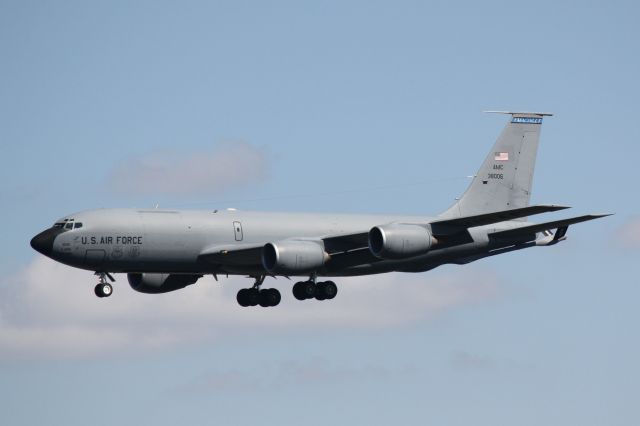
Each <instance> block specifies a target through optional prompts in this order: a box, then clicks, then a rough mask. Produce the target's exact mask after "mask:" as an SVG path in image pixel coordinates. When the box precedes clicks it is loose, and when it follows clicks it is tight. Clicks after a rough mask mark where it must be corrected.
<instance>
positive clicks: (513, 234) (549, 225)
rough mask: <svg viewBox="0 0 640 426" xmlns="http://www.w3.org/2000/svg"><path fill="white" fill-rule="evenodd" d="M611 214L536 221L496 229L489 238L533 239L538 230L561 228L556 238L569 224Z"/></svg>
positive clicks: (564, 231) (565, 230) (563, 232)
mask: <svg viewBox="0 0 640 426" xmlns="http://www.w3.org/2000/svg"><path fill="white" fill-rule="evenodd" d="M606 216H611V214H589V215H584V216H578V217H572V218H569V219H562V220H554V221H552V222H545V223H538V224H535V225H529V226H523V227H520V228H515V229H508V230H506V231H498V232H493V233H491V234H489V238H492V239H498V238H499V239H516V238H519V237H526V236H532V237H533V238H532V239H535V234H537V233H538V232H542V231H546V230H549V229H556V228H558V229H562V232H561V234H562V235H560V234H558V239H559V238H561V237H564V234H566V232H567V228H568V227H569V225H574V224H576V223H580V222H586V221H588V220H593V219H599V218H601V217H606Z"/></svg>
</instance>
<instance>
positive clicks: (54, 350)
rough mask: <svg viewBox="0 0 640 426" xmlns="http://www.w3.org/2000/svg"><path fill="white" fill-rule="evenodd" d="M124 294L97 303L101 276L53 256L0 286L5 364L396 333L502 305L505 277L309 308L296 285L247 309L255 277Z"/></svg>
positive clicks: (456, 276) (367, 282) (365, 292)
mask: <svg viewBox="0 0 640 426" xmlns="http://www.w3.org/2000/svg"><path fill="white" fill-rule="evenodd" d="M116 279H117V282H116V284H115V285H114V295H113V296H111V297H110V298H105V299H99V298H97V297H95V295H94V294H93V286H94V284H95V282H96V279H95V277H92V275H91V274H90V273H89V272H86V271H81V270H76V269H73V268H70V267H67V266H64V265H61V264H59V263H56V262H54V261H52V260H50V259H47V258H45V257H38V258H36V259H35V260H34V261H33V262H32V263H31V264H29V265H28V266H27V267H25V268H24V270H22V271H21V272H19V273H18V274H16V275H15V276H13V277H11V278H9V281H8V282H6V283H5V284H4V285H2V286H0V300H1V301H2V302H0V303H1V304H0V357H4V358H8V357H17V356H20V357H24V356H30V357H60V358H75V357H79V358H82V357H92V356H100V355H106V354H113V353H122V352H144V351H147V350H151V349H154V348H163V347H170V346H174V345H177V344H188V343H190V342H202V341H207V340H212V339H219V338H224V336H228V335H233V334H235V333H238V332H239V331H244V332H247V331H251V330H259V331H260V332H261V333H272V334H276V333H287V332H296V331H300V330H307V329H309V328H313V327H319V328H323V329H327V328H331V327H335V328H336V329H340V330H344V329H349V328H367V329H369V328H375V329H379V328H389V327H400V326H403V325H405V324H411V323H415V322H418V321H423V320H427V319H429V318H431V317H433V316H435V315H438V314H440V313H442V312H445V311H448V310H450V309H452V308H456V307H459V306H462V305H465V304H470V303H478V302H482V301H485V300H487V299H492V298H494V297H495V296H496V295H497V294H498V292H499V289H500V286H499V283H498V279H497V277H496V276H495V274H493V273H491V272H488V271H486V270H483V269H479V268H476V267H475V265H469V266H465V267H464V268H461V269H455V270H453V271H450V270H449V271H432V272H429V273H424V274H386V275H378V276H369V277H354V278H341V279H338V280H336V281H337V282H338V288H339V292H338V296H337V297H336V299H334V300H332V301H324V302H318V301H315V300H308V301H304V302H299V301H297V300H295V299H294V298H293V296H292V295H291V285H292V282H290V281H287V280H285V279H278V280H277V281H274V280H273V279H268V280H267V281H266V282H265V286H274V287H276V288H279V289H280V291H281V292H282V295H283V300H282V302H281V304H280V305H279V306H278V307H275V308H260V307H254V308H241V307H240V306H238V305H237V304H236V301H235V293H236V292H237V290H238V289H240V288H242V287H247V286H249V285H250V284H251V281H250V280H249V279H246V278H239V277H232V278H229V279H225V278H221V281H220V283H216V282H215V281H214V280H213V278H212V277H204V278H202V279H201V280H200V281H198V283H197V284H195V285H193V286H190V287H187V288H186V289H184V290H179V291H177V292H173V293H167V294H162V295H146V294H140V293H136V292H134V291H133V290H132V289H131V288H129V286H128V283H127V281H126V276H125V275H117V276H116Z"/></svg>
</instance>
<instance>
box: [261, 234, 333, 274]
mask: <svg viewBox="0 0 640 426" xmlns="http://www.w3.org/2000/svg"><path fill="white" fill-rule="evenodd" d="M327 260H329V255H328V254H327V253H326V252H325V251H324V247H322V245H320V244H318V243H316V242H314V241H279V242H276V243H268V244H266V245H265V246H264V248H263V249H262V265H263V266H264V269H266V270H267V272H269V273H271V274H275V273H282V274H295V273H302V272H310V271H313V270H315V269H318V268H320V267H321V266H322V265H324V264H325V262H326V261H327Z"/></svg>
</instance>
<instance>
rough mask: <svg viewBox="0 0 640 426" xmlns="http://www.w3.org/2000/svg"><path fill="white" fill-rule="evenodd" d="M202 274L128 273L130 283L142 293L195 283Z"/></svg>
mask: <svg viewBox="0 0 640 426" xmlns="http://www.w3.org/2000/svg"><path fill="white" fill-rule="evenodd" d="M200 277H201V275H185V274H156V273H148V272H143V273H141V274H140V273H130V274H127V279H128V280H129V285H130V286H131V288H132V289H134V290H135V291H139V292H140V293H151V294H158V293H168V292H170V291H175V290H180V289H181V288H185V287H186V286H188V285H191V284H194V283H195V282H196V281H198V279H199V278H200Z"/></svg>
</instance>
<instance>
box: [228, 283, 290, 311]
mask: <svg viewBox="0 0 640 426" xmlns="http://www.w3.org/2000/svg"><path fill="white" fill-rule="evenodd" d="M255 279H256V282H255V284H253V287H251V288H243V289H241V290H240V291H238V295H237V296H236V300H237V301H238V304H239V305H240V306H242V307H247V306H256V305H260V306H262V307H263V308H267V307H270V306H277V305H278V304H279V303H280V300H281V299H282V297H281V296H280V292H279V291H278V290H276V289H275V288H265V289H261V288H260V286H261V285H262V283H263V282H264V279H265V276H264V275H260V276H258V277H255Z"/></svg>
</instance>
